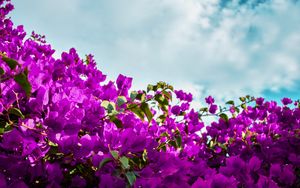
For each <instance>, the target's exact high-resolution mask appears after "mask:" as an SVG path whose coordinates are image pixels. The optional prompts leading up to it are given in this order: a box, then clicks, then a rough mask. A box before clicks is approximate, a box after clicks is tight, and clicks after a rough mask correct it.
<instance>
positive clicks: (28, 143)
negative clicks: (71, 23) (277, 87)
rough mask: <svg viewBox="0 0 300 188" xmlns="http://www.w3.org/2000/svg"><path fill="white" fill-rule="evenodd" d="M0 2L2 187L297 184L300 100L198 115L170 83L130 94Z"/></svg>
mask: <svg viewBox="0 0 300 188" xmlns="http://www.w3.org/2000/svg"><path fill="white" fill-rule="evenodd" d="M0 4H1V9H0V56H1V57H0V187H18V188H22V187H168V188H169V187H181V188H184V187H213V188H218V187H230V188H231V187H250V188H252V187H258V188H259V187H264V188H265V187H300V108H299V102H298V101H291V100H290V99H288V98H284V99H282V104H281V105H278V104H277V103H276V102H274V101H265V100H264V99H263V98H254V97H250V96H245V97H241V98H240V102H239V103H238V104H235V103H234V101H228V102H227V103H226V105H225V108H223V107H220V106H217V105H216V104H215V101H214V99H213V98H212V97H211V96H209V97H207V98H205V102H206V105H205V106H203V108H201V109H197V110H196V109H192V108H191V107H190V103H191V101H192V99H193V97H192V95H191V94H189V93H185V92H184V91H182V90H174V89H173V87H172V86H170V85H168V84H166V83H164V82H159V83H157V84H155V85H149V86H148V88H147V89H146V90H140V91H129V89H130V87H131V83H132V78H129V77H126V76H124V75H119V77H118V78H117V80H116V81H115V82H114V81H106V77H105V75H103V74H102V72H101V71H99V70H98V69H97V68H96V63H95V61H94V60H93V56H92V55H87V56H86V57H84V58H80V57H79V56H78V54H77V53H76V50H75V49H70V50H69V52H63V53H62V54H61V58H59V59H57V58H54V57H53V54H54V50H53V49H52V48H51V46H50V45H49V44H47V43H46V41H45V38H44V37H43V36H41V35H38V34H35V33H32V34H31V36H28V35H26V33H25V31H24V29H23V27H22V26H14V25H13V23H12V21H11V19H10V18H9V17H8V13H9V12H10V11H11V10H12V9H13V6H12V5H11V3H10V2H9V1H3V0H0ZM207 116H213V117H215V121H214V122H212V123H211V124H209V125H205V123H204V122H205V121H204V119H205V117H207Z"/></svg>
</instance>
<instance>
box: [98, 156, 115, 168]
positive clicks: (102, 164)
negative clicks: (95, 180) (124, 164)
mask: <svg viewBox="0 0 300 188" xmlns="http://www.w3.org/2000/svg"><path fill="white" fill-rule="evenodd" d="M111 161H112V159H111V158H104V159H102V161H101V162H100V164H99V169H100V168H102V167H103V166H104V165H106V164H107V163H109V162H111Z"/></svg>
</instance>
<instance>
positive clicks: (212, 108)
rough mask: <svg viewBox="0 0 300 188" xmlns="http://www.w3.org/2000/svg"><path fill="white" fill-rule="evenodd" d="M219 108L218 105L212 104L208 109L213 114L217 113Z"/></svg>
mask: <svg viewBox="0 0 300 188" xmlns="http://www.w3.org/2000/svg"><path fill="white" fill-rule="evenodd" d="M217 109H218V106H217V105H215V104H211V105H210V107H209V110H208V111H209V112H210V113H212V114H215V113H216V111H217Z"/></svg>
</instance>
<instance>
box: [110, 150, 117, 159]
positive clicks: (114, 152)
mask: <svg viewBox="0 0 300 188" xmlns="http://www.w3.org/2000/svg"><path fill="white" fill-rule="evenodd" d="M110 154H111V155H112V156H113V158H114V159H116V160H117V159H118V158H119V153H118V151H116V150H111V151H110Z"/></svg>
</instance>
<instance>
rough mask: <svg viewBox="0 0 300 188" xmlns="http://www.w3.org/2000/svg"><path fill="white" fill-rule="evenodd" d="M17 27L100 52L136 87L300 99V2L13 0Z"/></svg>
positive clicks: (62, 46) (110, 70)
mask: <svg viewBox="0 0 300 188" xmlns="http://www.w3.org/2000/svg"><path fill="white" fill-rule="evenodd" d="M12 1H13V3H14V5H15V10H14V12H13V13H12V14H11V16H12V19H13V21H14V22H15V24H23V25H24V26H25V29H26V31H27V32H28V33H30V32H31V31H32V30H35V31H36V32H37V33H40V34H44V35H46V37H47V38H46V39H47V41H48V42H49V43H50V44H52V46H53V47H54V49H56V50H57V55H59V53H60V52H62V51H66V50H68V49H69V48H71V47H75V48H76V49H77V50H78V52H79V53H80V54H81V55H82V57H83V55H84V54H88V53H92V54H94V55H95V59H96V60H97V63H98V67H99V68H100V69H101V70H102V71H103V72H104V73H105V74H107V75H108V76H109V78H110V79H115V78H116V77H117V75H118V74H119V73H122V74H125V75H128V76H131V77H133V78H134V88H144V87H146V85H147V84H148V83H156V82H157V81H160V80H164V81H166V82H168V83H170V84H172V85H174V86H175V87H176V88H182V89H185V90H188V91H190V92H192V93H194V95H195V96H196V98H202V100H203V97H205V96H207V95H209V94H211V95H213V96H216V97H217V98H219V99H224V98H226V99H228V98H237V97H238V96H242V95H246V94H251V95H255V96H264V97H267V98H269V99H276V100H278V99H280V98H282V97H284V96H287V97H291V98H293V99H298V98H300V74H299V72H300V1H298V0H106V1H104V0H98V1H95V0H42V1H41V0H26V1H24V0H12Z"/></svg>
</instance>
